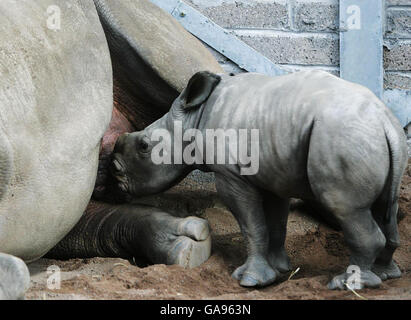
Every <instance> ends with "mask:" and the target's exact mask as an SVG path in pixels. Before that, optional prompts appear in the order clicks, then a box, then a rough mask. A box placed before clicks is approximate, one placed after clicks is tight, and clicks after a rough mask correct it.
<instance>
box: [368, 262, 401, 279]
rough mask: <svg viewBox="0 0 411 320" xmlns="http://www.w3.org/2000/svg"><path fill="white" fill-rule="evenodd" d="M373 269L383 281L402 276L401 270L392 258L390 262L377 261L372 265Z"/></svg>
mask: <svg viewBox="0 0 411 320" xmlns="http://www.w3.org/2000/svg"><path fill="white" fill-rule="evenodd" d="M372 271H373V272H374V273H375V274H376V275H377V276H378V277H379V278H380V279H381V280H382V281H384V280H387V279H395V278H399V277H401V270H400V268H399V267H398V265H397V264H396V263H395V262H394V260H391V261H390V263H388V264H379V263H377V262H376V263H374V265H373V267H372Z"/></svg>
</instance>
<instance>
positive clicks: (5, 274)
mask: <svg viewBox="0 0 411 320" xmlns="http://www.w3.org/2000/svg"><path fill="white" fill-rule="evenodd" d="M29 285H30V273H29V270H28V269H27V266H26V264H25V263H24V262H23V260H21V259H19V258H16V257H14V256H11V255H8V254H4V253H0V300H15V299H24V293H25V292H26V290H27V289H28V288H29Z"/></svg>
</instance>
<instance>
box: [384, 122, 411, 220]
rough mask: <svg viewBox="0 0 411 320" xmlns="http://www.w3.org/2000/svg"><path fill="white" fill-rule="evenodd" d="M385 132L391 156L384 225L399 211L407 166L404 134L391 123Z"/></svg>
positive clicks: (385, 126) (385, 127)
mask: <svg viewBox="0 0 411 320" xmlns="http://www.w3.org/2000/svg"><path fill="white" fill-rule="evenodd" d="M384 130H385V137H386V139H387V144H388V150H389V155H390V169H389V177H388V179H389V180H388V201H387V208H386V212H385V216H384V220H383V221H384V223H386V224H388V223H390V221H391V219H392V217H393V216H395V215H396V214H397V211H398V195H399V192H400V185H401V178H402V175H403V173H404V170H405V166H406V159H407V156H406V151H407V150H406V144H405V135H404V137H402V136H400V135H401V134H402V132H401V133H399V132H398V130H396V129H395V127H394V126H393V125H392V123H391V122H390V121H387V122H386V124H385V125H384ZM404 146H405V147H404ZM404 153H405V154H404Z"/></svg>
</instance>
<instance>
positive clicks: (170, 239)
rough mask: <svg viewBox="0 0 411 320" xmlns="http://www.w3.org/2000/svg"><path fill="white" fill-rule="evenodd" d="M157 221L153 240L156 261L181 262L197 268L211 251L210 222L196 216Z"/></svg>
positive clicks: (180, 263) (184, 265) (152, 254)
mask: <svg viewBox="0 0 411 320" xmlns="http://www.w3.org/2000/svg"><path fill="white" fill-rule="evenodd" d="M170 219H172V220H171V221H169V222H168V223H166V221H164V222H161V221H154V224H156V226H154V228H156V229H157V232H156V234H155V236H154V238H153V240H152V242H151V243H152V252H151V254H150V255H151V256H152V258H153V260H154V261H155V262H156V263H165V264H178V265H181V266H183V267H185V268H194V267H197V266H199V265H201V264H202V263H203V262H205V261H206V260H207V259H208V258H209V257H210V254H211V237H210V229H209V225H208V222H207V221H206V220H203V219H200V218H197V217H187V218H184V219H181V218H174V217H172V218H171V217H168V218H167V220H170Z"/></svg>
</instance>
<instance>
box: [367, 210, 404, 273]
mask: <svg viewBox="0 0 411 320" xmlns="http://www.w3.org/2000/svg"><path fill="white" fill-rule="evenodd" d="M395 206H396V209H395V211H398V203H396V204H395ZM376 207H377V208H378V210H376V211H377V212H376V214H375V215H374V217H375V218H376V221H377V222H378V225H379V226H380V229H381V230H382V232H383V233H384V235H385V238H386V243H385V247H384V249H383V250H382V251H381V252H380V253H379V255H378V257H377V259H376V260H375V263H374V265H373V267H372V271H373V272H374V273H376V274H377V275H378V276H379V277H380V278H381V280H387V279H394V278H399V277H401V270H400V268H399V267H398V265H397V264H396V263H395V262H394V260H393V258H392V257H393V255H394V252H395V250H396V249H397V248H398V246H399V245H400V236H399V233H398V223H397V215H394V216H392V217H391V219H390V222H389V223H385V222H384V221H383V219H382V217H383V215H384V214H385V210H384V209H385V207H386V205H385V204H378V205H377V206H376ZM374 212H375V211H374V210H373V213H374Z"/></svg>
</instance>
